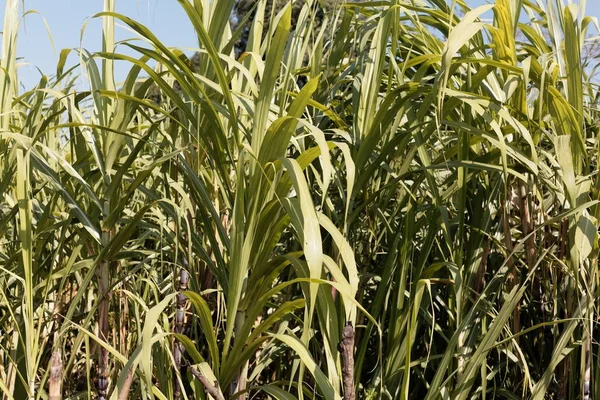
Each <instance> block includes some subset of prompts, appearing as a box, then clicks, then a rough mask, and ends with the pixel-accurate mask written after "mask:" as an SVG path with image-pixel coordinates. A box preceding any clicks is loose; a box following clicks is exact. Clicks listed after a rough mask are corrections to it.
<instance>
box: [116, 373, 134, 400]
mask: <svg viewBox="0 0 600 400" xmlns="http://www.w3.org/2000/svg"><path fill="white" fill-rule="evenodd" d="M134 376H135V375H134V374H133V370H132V369H131V368H129V371H127V377H126V378H125V382H123V387H122V388H121V391H120V392H119V397H118V399H119V400H127V399H128V398H129V390H130V389H131V384H132V383H133V377H134Z"/></svg>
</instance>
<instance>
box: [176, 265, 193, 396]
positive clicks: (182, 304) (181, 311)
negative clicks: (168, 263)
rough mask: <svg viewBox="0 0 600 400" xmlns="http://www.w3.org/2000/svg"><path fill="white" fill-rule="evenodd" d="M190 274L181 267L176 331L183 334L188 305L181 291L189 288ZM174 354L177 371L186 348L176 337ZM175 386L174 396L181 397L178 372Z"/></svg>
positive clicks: (179, 368)
mask: <svg viewBox="0 0 600 400" xmlns="http://www.w3.org/2000/svg"><path fill="white" fill-rule="evenodd" d="M187 265H188V264H187V261H186V260H185V259H184V266H187ZM189 279H190V275H189V273H188V272H187V270H186V269H185V267H184V268H181V270H180V271H179V288H178V290H179V293H177V297H176V301H177V309H176V311H175V333H178V334H181V335H182V334H183V333H184V330H185V309H186V306H187V298H186V297H185V295H184V294H183V293H181V292H184V291H186V290H187V288H188V283H189ZM173 356H174V358H175V367H176V368H177V371H180V370H181V366H182V365H181V360H182V358H183V357H184V349H183V346H182V344H181V343H180V342H179V340H177V339H175V340H174V341H173ZM173 387H174V397H175V399H179V398H181V385H180V384H179V379H178V377H177V374H174V375H173Z"/></svg>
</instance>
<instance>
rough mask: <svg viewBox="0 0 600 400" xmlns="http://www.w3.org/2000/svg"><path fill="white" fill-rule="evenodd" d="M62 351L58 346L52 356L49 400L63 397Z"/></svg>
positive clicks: (58, 399) (57, 399)
mask: <svg viewBox="0 0 600 400" xmlns="http://www.w3.org/2000/svg"><path fill="white" fill-rule="evenodd" d="M62 368H63V365H62V352H61V350H60V347H58V346H57V348H56V349H54V351H53V352H52V357H51V358H50V378H49V380H48V400H61V399H62Z"/></svg>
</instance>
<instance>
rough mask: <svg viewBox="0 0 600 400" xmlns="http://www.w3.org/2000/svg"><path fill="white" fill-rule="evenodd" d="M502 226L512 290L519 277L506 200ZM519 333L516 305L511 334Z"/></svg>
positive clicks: (503, 202)
mask: <svg viewBox="0 0 600 400" xmlns="http://www.w3.org/2000/svg"><path fill="white" fill-rule="evenodd" d="M501 204H502V226H503V230H504V241H505V245H506V253H507V256H508V290H509V291H510V290H512V288H514V287H515V286H517V285H518V284H519V276H518V270H517V266H516V265H515V260H514V258H513V256H512V252H513V242H512V234H511V233H510V224H509V221H508V211H507V210H506V200H502V202H501ZM520 331H521V305H520V304H517V306H516V307H515V309H514V310H513V332H514V333H515V334H516V333H519V332H520ZM515 341H516V342H517V344H519V337H518V336H517V337H516V338H515Z"/></svg>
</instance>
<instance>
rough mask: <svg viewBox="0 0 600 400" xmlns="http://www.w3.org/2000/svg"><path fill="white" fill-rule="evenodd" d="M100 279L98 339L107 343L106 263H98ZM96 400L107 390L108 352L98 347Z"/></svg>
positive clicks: (107, 264) (104, 396)
mask: <svg viewBox="0 0 600 400" xmlns="http://www.w3.org/2000/svg"><path fill="white" fill-rule="evenodd" d="M99 273H100V279H99V284H98V291H99V294H100V296H101V300H100V307H99V311H98V327H99V331H100V332H99V333H100V335H99V336H100V339H101V340H103V341H105V342H108V331H109V326H108V307H109V298H108V295H109V293H108V289H109V285H110V283H109V282H110V277H109V274H110V271H109V263H108V261H101V262H100V269H99ZM98 347H99V349H98V382H97V389H98V400H105V399H106V396H107V394H108V393H107V389H108V350H107V349H106V348H104V347H103V346H98Z"/></svg>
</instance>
